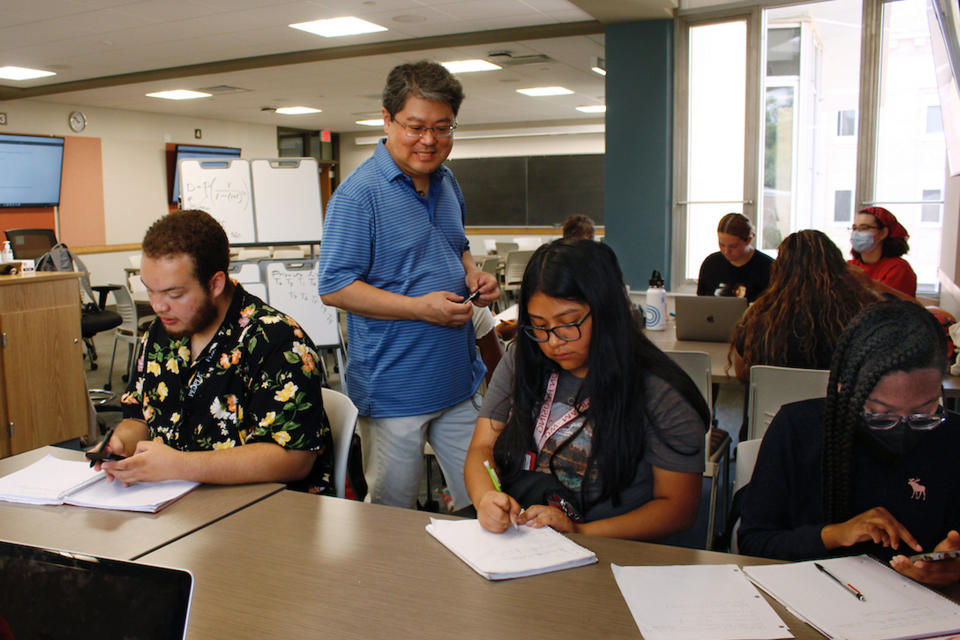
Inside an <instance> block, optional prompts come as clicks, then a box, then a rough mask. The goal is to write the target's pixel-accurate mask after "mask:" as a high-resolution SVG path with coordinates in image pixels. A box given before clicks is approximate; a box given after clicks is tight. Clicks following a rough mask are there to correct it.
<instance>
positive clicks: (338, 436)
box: [320, 387, 359, 498]
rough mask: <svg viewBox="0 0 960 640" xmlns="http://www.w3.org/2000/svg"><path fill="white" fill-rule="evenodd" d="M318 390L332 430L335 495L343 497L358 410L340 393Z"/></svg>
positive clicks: (325, 389)
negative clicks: (321, 395)
mask: <svg viewBox="0 0 960 640" xmlns="http://www.w3.org/2000/svg"><path fill="white" fill-rule="evenodd" d="M320 391H321V393H322V394H323V410H324V411H325V412H326V414H327V419H329V420H330V430H331V431H332V432H333V485H334V487H336V489H337V497H338V498H343V497H344V496H345V495H346V484H347V482H346V481H347V460H348V458H349V456H350V443H351V442H352V441H353V433H354V431H355V430H356V428H357V416H358V415H359V411H358V410H357V408H356V407H355V406H354V404H353V402H351V401H350V398H348V397H347V396H345V395H343V394H342V393H340V392H338V391H334V390H333V389H328V388H326V387H324V388H323V389H321V390H320Z"/></svg>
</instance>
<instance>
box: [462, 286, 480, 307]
mask: <svg viewBox="0 0 960 640" xmlns="http://www.w3.org/2000/svg"><path fill="white" fill-rule="evenodd" d="M479 295H480V289H479V288H478V289H477V290H476V291H474V292H473V293H471V294H470V295H469V296H467V298H466V299H465V300H464V301H463V304H467V303H468V302H473V301H474V300H476V299H477V296H479Z"/></svg>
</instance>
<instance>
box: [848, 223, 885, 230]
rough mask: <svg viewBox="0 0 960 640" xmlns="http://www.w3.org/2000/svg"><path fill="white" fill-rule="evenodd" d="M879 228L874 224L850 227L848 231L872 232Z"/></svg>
mask: <svg viewBox="0 0 960 640" xmlns="http://www.w3.org/2000/svg"><path fill="white" fill-rule="evenodd" d="M879 228H880V227H878V226H877V225H875V224H855V225H851V226H850V231H873V230H874V229H879Z"/></svg>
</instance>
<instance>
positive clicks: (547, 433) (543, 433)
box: [533, 373, 590, 451]
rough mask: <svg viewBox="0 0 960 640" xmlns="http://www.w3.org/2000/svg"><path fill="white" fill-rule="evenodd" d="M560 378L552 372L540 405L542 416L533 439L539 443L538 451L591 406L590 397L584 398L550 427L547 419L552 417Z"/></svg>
mask: <svg viewBox="0 0 960 640" xmlns="http://www.w3.org/2000/svg"><path fill="white" fill-rule="evenodd" d="M559 379H560V376H559V374H557V373H552V374H550V380H549V381H548V382H547V392H546V394H544V396H543V406H542V407H540V417H539V418H537V427H536V429H534V431H533V439H534V440H535V441H536V443H537V451H541V450H542V449H543V445H545V444H547V440H549V439H550V438H551V437H552V436H553V434H555V433H556V432H557V431H559V430H560V428H561V427H563V426H564V425H565V424H567V423H568V422H570V421H571V420H573V419H575V418H576V417H577V416H579V415H581V414H582V413H583V412H584V411H586V410H587V409H588V408H589V407H590V399H589V398H588V399H586V400H584V401H583V403H581V404H580V406H579V407H573V408H571V409H570V411H567V412H566V413H565V414H563V415H562V416H560V418H559V419H558V420H557V421H556V422H554V423H553V424H551V425H550V427H549V428H548V427H547V420H549V419H550V409H551V408H552V407H553V398H554V396H555V395H556V394H557V380H559Z"/></svg>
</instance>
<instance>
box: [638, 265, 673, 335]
mask: <svg viewBox="0 0 960 640" xmlns="http://www.w3.org/2000/svg"><path fill="white" fill-rule="evenodd" d="M643 316H644V320H645V322H646V325H647V329H648V330H650V331H663V330H664V329H666V328H667V290H666V289H664V288H663V276H661V275H660V272H659V271H657V270H654V271H653V274H652V275H651V276H650V288H649V289H647V300H646V303H645V304H644V305H643Z"/></svg>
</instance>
